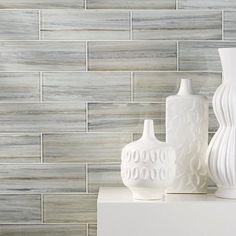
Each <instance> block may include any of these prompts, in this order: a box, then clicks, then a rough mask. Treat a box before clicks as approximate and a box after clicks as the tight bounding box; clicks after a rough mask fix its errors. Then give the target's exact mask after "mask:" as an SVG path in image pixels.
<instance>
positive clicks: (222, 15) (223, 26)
mask: <svg viewBox="0 0 236 236" xmlns="http://www.w3.org/2000/svg"><path fill="white" fill-rule="evenodd" d="M221 18H222V40H224V28H225V24H224V11H222V12H221Z"/></svg>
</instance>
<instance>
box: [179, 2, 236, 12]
mask: <svg viewBox="0 0 236 236" xmlns="http://www.w3.org/2000/svg"><path fill="white" fill-rule="evenodd" d="M178 5H179V8H180V9H222V10H223V9H236V1H235V0H207V1H206V0H198V1H196V0H179V4H178Z"/></svg>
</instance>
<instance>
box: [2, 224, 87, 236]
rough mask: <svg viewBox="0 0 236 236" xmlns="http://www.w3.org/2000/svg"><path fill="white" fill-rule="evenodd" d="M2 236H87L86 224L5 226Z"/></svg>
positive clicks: (3, 226)
mask: <svg viewBox="0 0 236 236" xmlns="http://www.w3.org/2000/svg"><path fill="white" fill-rule="evenodd" d="M0 235H1V236H65V235H68V236H86V235H87V230H86V225H85V224H69V225H66V224H28V225H27V224H24V225H23V224H13V225H12V224H11V225H9V224H5V225H1V226H0Z"/></svg>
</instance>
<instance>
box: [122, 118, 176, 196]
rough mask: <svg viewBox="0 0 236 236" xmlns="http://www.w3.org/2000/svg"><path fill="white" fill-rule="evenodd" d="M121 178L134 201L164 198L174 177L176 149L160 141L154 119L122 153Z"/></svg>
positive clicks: (147, 122)
mask: <svg viewBox="0 0 236 236" xmlns="http://www.w3.org/2000/svg"><path fill="white" fill-rule="evenodd" d="M121 159H122V164H121V177H122V180H123V182H124V184H125V185H126V186H127V187H128V188H129V189H130V190H131V192H132V193H133V197H134V199H138V200H155V199H161V198H162V197H163V194H164V193H165V190H166V188H167V186H168V185H170V184H171V183H172V181H173V179H174V176H175V150H174V149H173V148H172V147H171V146H169V145H167V144H166V143H164V142H161V141H159V140H158V139H157V138H156V137H155V134H154V127H153V121H152V120H145V122H144V131H143V135H142V137H141V138H140V139H139V140H137V141H135V142H132V143H130V144H128V145H126V146H125V147H124V148H123V150H122V155H121Z"/></svg>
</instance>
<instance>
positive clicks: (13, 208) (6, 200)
mask: <svg viewBox="0 0 236 236" xmlns="http://www.w3.org/2000/svg"><path fill="white" fill-rule="evenodd" d="M40 201H41V200H40V195H24V194H19V195H13V194H11V195H8V194H0V212H1V214H0V223H1V224H4V223H7V224H9V223H40V221H41V210H40ZM1 229H2V227H1V226H0V235H2V234H1ZM2 236H3V235H2ZM4 236H6V234H4Z"/></svg>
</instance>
